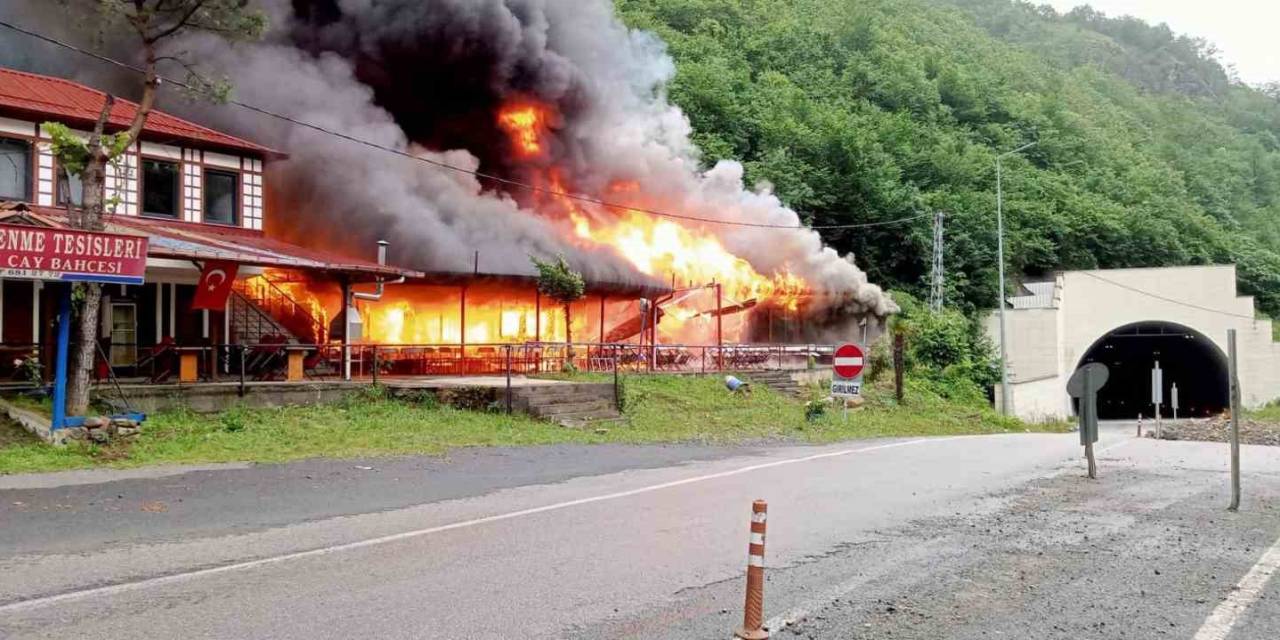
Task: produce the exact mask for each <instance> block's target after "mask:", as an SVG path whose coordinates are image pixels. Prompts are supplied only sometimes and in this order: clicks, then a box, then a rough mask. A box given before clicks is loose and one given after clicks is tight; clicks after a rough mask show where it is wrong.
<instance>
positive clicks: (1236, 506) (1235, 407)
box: [1227, 329, 1240, 511]
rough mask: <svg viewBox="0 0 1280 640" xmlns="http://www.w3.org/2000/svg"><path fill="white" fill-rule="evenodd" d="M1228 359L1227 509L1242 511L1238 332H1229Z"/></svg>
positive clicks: (1231, 330) (1232, 330) (1233, 330)
mask: <svg viewBox="0 0 1280 640" xmlns="http://www.w3.org/2000/svg"><path fill="white" fill-rule="evenodd" d="M1227 358H1228V363H1229V365H1230V371H1229V375H1230V376H1231V377H1230V385H1231V387H1230V391H1231V398H1230V401H1231V433H1230V436H1231V505H1230V506H1228V507H1227V509H1229V510H1231V511H1239V510H1240V376H1239V373H1238V370H1237V367H1238V366H1239V362H1238V360H1237V358H1236V330H1235V329H1230V330H1228V331H1227Z"/></svg>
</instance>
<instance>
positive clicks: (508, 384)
mask: <svg viewBox="0 0 1280 640" xmlns="http://www.w3.org/2000/svg"><path fill="white" fill-rule="evenodd" d="M506 351H507V414H508V415H510V413H511V345H507V346H506Z"/></svg>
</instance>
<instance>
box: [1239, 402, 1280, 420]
mask: <svg viewBox="0 0 1280 640" xmlns="http://www.w3.org/2000/svg"><path fill="white" fill-rule="evenodd" d="M1245 417H1247V418H1252V419H1254V420H1257V421H1259V422H1275V423H1280V400H1275V401H1272V402H1270V403H1268V404H1266V405H1265V406H1262V407H1260V408H1257V409H1253V410H1251V411H1247V412H1245Z"/></svg>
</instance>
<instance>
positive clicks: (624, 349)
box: [0, 340, 834, 384]
mask: <svg viewBox="0 0 1280 640" xmlns="http://www.w3.org/2000/svg"><path fill="white" fill-rule="evenodd" d="M111 347H128V348H130V350H131V351H132V352H134V353H136V354H137V359H136V361H134V362H132V363H129V364H123V365H122V364H116V365H113V366H110V367H109V369H108V367H107V364H106V362H105V359H104V358H101V357H100V358H99V361H98V364H97V367H95V376H94V377H95V379H96V380H99V381H105V380H106V379H107V378H108V377H110V376H109V375H108V374H114V376H115V377H117V378H120V379H121V380H122V381H124V382H125V383H129V382H135V383H137V382H140V383H147V384H171V383H172V384H182V383H184V382H197V383H198V382H237V381H238V382H241V383H242V384H243V383H247V382H267V381H285V380H287V379H288V378H289V360H290V354H291V353H295V354H297V356H296V358H299V359H300V360H301V363H300V364H301V377H302V379H303V380H312V381H323V380H342V379H344V375H343V374H344V358H343V352H344V350H349V352H350V362H351V377H352V378H353V379H358V380H371V381H377V380H379V379H381V378H394V377H421V376H504V375H538V374H552V373H560V372H563V371H566V370H575V371H581V372H590V373H612V372H615V371H620V372H631V373H712V372H717V371H769V370H798V369H805V368H807V367H810V366H822V365H827V366H829V365H830V363H831V357H832V353H833V351H834V348H833V347H832V346H831V345H816V344H814V345H762V344H748V345H723V346H713V345H657V346H653V345H644V346H640V345H635V344H602V343H576V344H573V345H567V344H565V343H563V342H560V343H522V344H469V345H462V344H447V345H441V344H429V345H428V344H392V345H373V344H359V345H350V346H348V347H345V348H344V347H343V346H342V345H340V344H325V345H319V344H294V343H286V342H261V343H257V344H210V343H205V344H179V343H176V342H174V341H172V340H166V341H164V342H162V343H161V344H156V345H134V344H121V343H114V344H112V345H111ZM73 348H74V345H73ZM108 351H109V349H108ZM6 353H7V354H22V357H26V356H29V355H35V356H37V357H39V356H40V353H39V345H8V344H5V345H0V357H3V356H4V354H6ZM184 355H186V356H189V357H188V364H189V366H190V364H191V360H190V357H194V367H195V368H194V380H191V379H190V376H191V374H192V372H191V371H188V378H189V379H188V380H186V381H183V380H182V379H181V377H182V376H181V367H182V360H183V356H184ZM17 358H18V356H17V355H14V356H13V357H10V358H8V359H7V360H6V361H5V362H3V363H0V365H3V364H7V365H9V366H8V369H7V371H8V373H9V374H10V375H11V376H15V375H16V374H17V373H19V372H18V371H17V367H16V365H14V360H15V359H17ZM45 368H46V370H47V369H48V368H49V367H47V366H46V367H45ZM5 371H6V369H5V368H4V367H3V366H0V374H3V373H4V372H5ZM295 373H296V371H295ZM13 379H14V380H16V379H17V378H16V377H15V378H13Z"/></svg>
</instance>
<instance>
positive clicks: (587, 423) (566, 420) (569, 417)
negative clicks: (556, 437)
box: [550, 412, 627, 429]
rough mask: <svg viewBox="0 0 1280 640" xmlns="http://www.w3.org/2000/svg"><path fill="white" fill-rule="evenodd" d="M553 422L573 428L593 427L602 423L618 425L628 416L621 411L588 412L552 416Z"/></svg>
mask: <svg viewBox="0 0 1280 640" xmlns="http://www.w3.org/2000/svg"><path fill="white" fill-rule="evenodd" d="M550 420H551V421H552V422H555V423H556V424H558V425H560V426H562V427H568V428H573V429H582V428H592V427H597V426H602V425H616V424H623V423H625V422H626V420H627V419H626V417H624V416H623V415H622V414H620V413H616V412H615V413H588V414H565V415H562V416H555V417H554V418H550Z"/></svg>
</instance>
